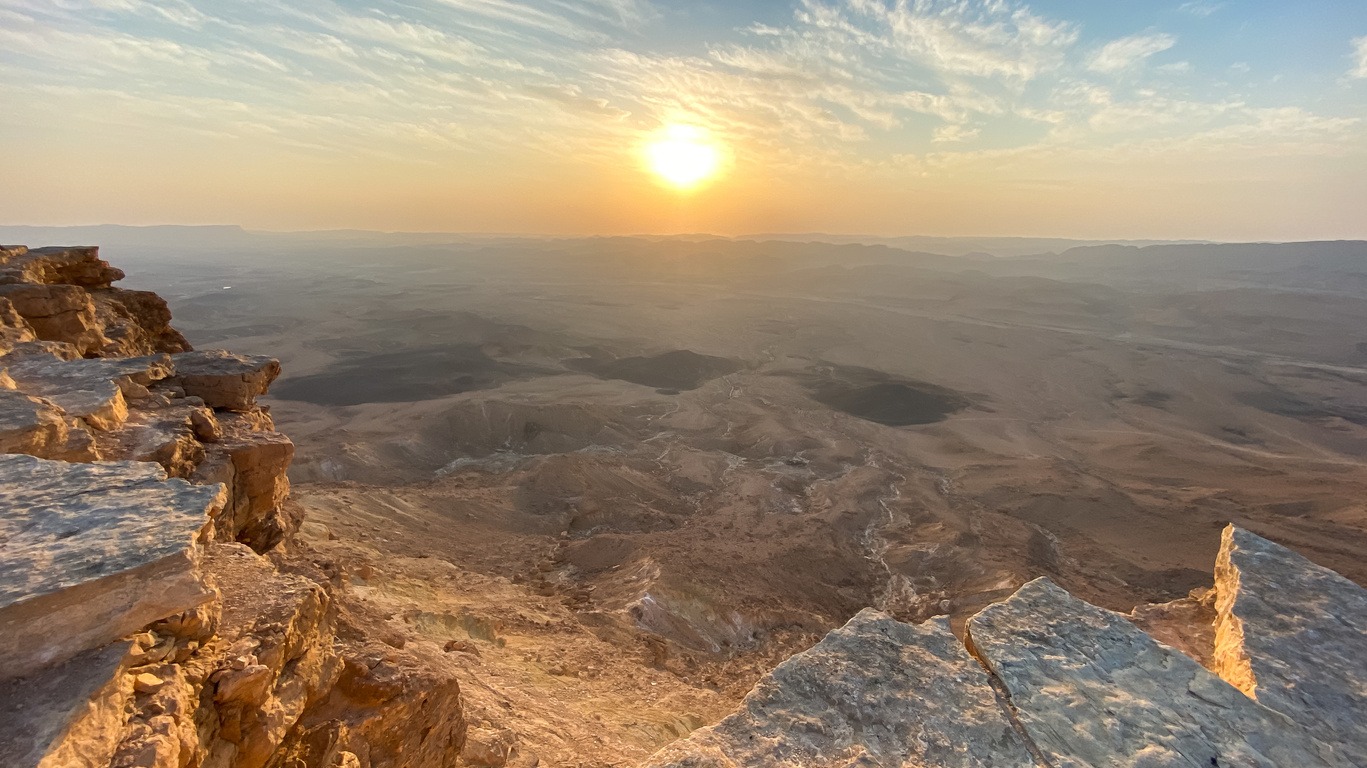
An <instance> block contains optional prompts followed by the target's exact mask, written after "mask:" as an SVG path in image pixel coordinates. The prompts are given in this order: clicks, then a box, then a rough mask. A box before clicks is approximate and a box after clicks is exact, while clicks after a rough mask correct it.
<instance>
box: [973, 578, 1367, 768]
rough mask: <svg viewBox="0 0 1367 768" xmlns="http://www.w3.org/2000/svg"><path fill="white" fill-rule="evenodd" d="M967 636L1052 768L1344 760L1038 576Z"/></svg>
mask: <svg viewBox="0 0 1367 768" xmlns="http://www.w3.org/2000/svg"><path fill="white" fill-rule="evenodd" d="M968 638H969V647H970V648H971V649H972V650H973V652H974V653H975V654H976V655H977V656H978V657H979V658H981V659H982V660H983V663H984V664H986V665H987V667H988V669H989V670H990V671H991V672H992V673H993V674H994V675H996V676H997V678H998V679H1000V680H1001V681H1002V683H1003V685H1004V686H1005V688H1006V691H1007V693H1008V695H1009V697H1010V703H1011V706H1012V707H1013V709H1014V710H1015V711H1016V712H1017V713H1018V714H1019V717H1020V721H1021V723H1022V725H1023V726H1024V728H1025V730H1026V732H1027V733H1028V734H1029V735H1030V737H1031V738H1032V739H1033V740H1034V742H1035V743H1036V744H1037V745H1038V746H1039V748H1040V749H1041V751H1042V752H1043V753H1044V756H1045V757H1046V758H1047V759H1048V760H1049V763H1050V764H1051V765H1053V766H1056V767H1057V768H1084V767H1085V766H1101V765H1104V766H1133V767H1134V768H1141V766H1174V767H1176V766H1182V767H1184V768H1211V766H1248V767H1250V768H1253V767H1257V768H1278V767H1279V766H1292V765H1294V766H1303V767H1305V768H1310V767H1311V766H1345V767H1346V766H1348V765H1349V763H1347V762H1345V761H1343V760H1341V759H1338V758H1336V757H1335V755H1334V754H1333V750H1332V749H1330V748H1329V747H1327V746H1326V745H1324V744H1321V743H1319V742H1317V741H1315V740H1314V739H1312V738H1311V737H1310V735H1309V734H1308V733H1307V732H1306V731H1305V729H1304V728H1302V727H1301V726H1299V725H1297V724H1296V723H1295V722H1293V721H1292V720H1291V719H1290V718H1288V717H1286V716H1285V715H1283V714H1281V713H1278V712H1274V711H1273V710H1271V709H1268V708H1267V707H1264V706H1262V705H1260V704H1258V703H1257V702H1255V701H1253V700H1252V699H1249V698H1248V697H1247V696H1244V695H1243V693H1241V692H1240V691H1239V690H1238V689H1236V688H1234V687H1233V686H1231V685H1229V684H1228V683H1226V682H1225V681H1223V680H1221V679H1220V678H1218V677H1216V676H1215V675H1214V674H1212V673H1211V672H1210V671H1209V670H1207V669H1205V668H1204V667H1202V666H1201V665H1200V664H1198V663H1196V662H1195V661H1194V660H1192V659H1191V658H1188V657H1187V656H1186V655H1184V654H1182V653H1180V652H1178V651H1176V650H1174V649H1172V648H1169V647H1167V646H1163V645H1160V644H1158V643H1157V642H1155V641H1154V640H1153V638H1151V637H1149V636H1148V635H1146V634H1144V633H1143V632H1142V631H1140V630H1139V629H1138V628H1137V627H1135V626H1134V625H1133V624H1131V623H1130V622H1129V621H1127V620H1126V619H1125V618H1124V617H1123V616H1121V615H1120V614H1117V613H1113V612H1111V611H1107V610H1105V609H1102V608H1098V607H1096V606H1094V605H1091V604H1089V603H1086V602H1084V601H1082V600H1079V599H1077V598H1075V597H1073V596H1072V595H1070V594H1068V592H1066V591H1065V590H1063V589H1061V588H1059V587H1058V586H1056V585H1055V584H1054V583H1053V582H1051V581H1049V580H1048V579H1046V578H1040V579H1036V580H1034V581H1032V582H1030V583H1028V584H1026V585H1025V586H1023V587H1021V588H1020V589H1019V590H1017V592H1016V593H1015V594H1014V595H1012V596H1011V597H1010V598H1009V599H1007V600H1005V601H1003V602H1000V603H996V604H993V605H990V606H988V607H987V608H984V609H983V610H982V611H980V612H979V613H978V614H977V615H975V616H973V617H972V618H971V619H969V621H968Z"/></svg>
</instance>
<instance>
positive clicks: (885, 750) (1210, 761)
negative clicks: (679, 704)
mask: <svg viewBox="0 0 1367 768" xmlns="http://www.w3.org/2000/svg"><path fill="white" fill-rule="evenodd" d="M1206 594H1207V593H1202V596H1201V597H1200V599H1193V600H1192V601H1190V602H1191V605H1186V604H1182V605H1176V604H1169V605H1166V606H1152V607H1150V608H1149V609H1147V610H1143V611H1137V612H1136V616H1138V617H1140V619H1141V620H1143V621H1145V622H1147V623H1149V624H1151V625H1153V626H1155V627H1158V628H1161V630H1162V631H1163V632H1164V633H1165V635H1167V636H1171V637H1177V638H1180V639H1181V641H1182V644H1183V645H1184V651H1179V650H1177V649H1175V648H1173V647H1170V646H1167V645H1164V644H1162V643H1160V642H1158V641H1156V640H1154V639H1153V638H1152V637H1150V636H1149V635H1148V634H1146V633H1145V632H1143V631H1142V630H1140V629H1139V628H1138V627H1137V626H1136V625H1135V624H1134V623H1132V622H1131V621H1130V620H1129V619H1127V618H1126V617H1124V616H1121V615H1120V614H1117V613H1114V612H1111V611H1107V610H1105V609H1102V608H1098V607H1096V606H1094V605H1091V604H1089V603H1086V602H1084V601H1082V600H1079V599H1077V598H1075V597H1073V596H1072V595H1070V594H1069V593H1068V592H1066V591H1065V590H1063V589H1061V588H1060V587H1058V586H1056V585H1055V584H1053V583H1052V582H1050V581H1049V580H1048V579H1043V578H1042V579H1036V580H1034V581H1032V582H1029V583H1028V584H1026V585H1024V586H1022V587H1021V588H1020V589H1019V590H1017V591H1016V593H1015V594H1014V595H1012V596H1011V597H1009V598H1008V599H1006V600H1004V601H1002V602H999V603H995V604H993V605H990V606H988V607H987V608H984V609H983V610H982V611H980V612H979V613H978V614H976V615H975V616H973V617H972V618H971V619H970V620H969V621H968V624H967V629H966V637H965V640H964V644H963V645H961V644H960V642H959V640H957V639H956V638H955V637H954V636H953V635H952V634H951V633H950V632H949V629H948V626H947V625H946V624H945V623H944V622H943V620H941V619H931V620H929V621H927V622H925V623H923V624H921V625H915V626H913V625H908V624H902V623H900V622H897V621H895V620H893V619H891V618H889V617H887V616H884V615H882V614H878V613H876V612H874V611H871V610H865V611H863V612H861V613H860V614H859V615H857V616H855V617H854V618H853V619H851V620H850V621H849V623H847V624H846V625H845V626H844V627H842V628H840V629H838V630H835V631H833V632H831V633H830V634H829V635H827V636H826V638H825V639H823V640H822V641H821V642H820V643H818V644H817V645H816V646H815V647H813V648H812V649H810V650H808V651H806V652H804V653H801V654H798V655H797V656H794V657H793V658H791V659H789V660H788V661H787V662H785V663H784V664H783V665H781V666H779V667H778V668H777V669H775V670H774V671H773V672H772V673H770V674H769V675H768V676H767V677H765V678H764V679H763V680H762V681H761V682H760V683H759V684H758V685H757V686H755V688H754V690H753V691H752V692H751V693H750V695H749V696H747V697H746V699H745V701H744V702H743V703H742V705H741V707H740V709H739V710H737V711H736V713H735V714H732V715H731V716H729V717H727V718H725V719H723V720H722V721H721V722H720V723H718V724H717V725H715V726H712V727H709V728H703V729H700V730H699V731H696V732H695V733H694V734H692V735H691V736H689V737H688V738H687V739H684V740H683V741H680V742H677V743H675V744H673V745H671V746H670V747H667V748H666V749H664V750H662V751H661V752H660V753H658V754H657V755H655V757H654V758H652V760H651V761H650V762H649V763H647V765H648V766H650V768H663V767H664V766H670V767H671V768H732V767H733V766H749V765H773V766H786V767H788V768H799V767H802V768H808V767H810V768H817V767H818V766H819V767H822V768H824V767H825V766H842V767H843V766H884V767H885V768H886V767H890V766H918V767H919V766H1006V765H1051V766H1060V767H1066V768H1081V767H1083V766H1101V765H1105V766H1134V768H1140V767H1141V766H1145V767H1147V766H1181V767H1182V768H1208V767H1209V766H1260V767H1263V768H1274V767H1277V766H1289V765H1295V766H1344V767H1345V768H1346V767H1347V766H1358V765H1363V764H1364V762H1363V761H1362V758H1361V755H1362V754H1363V748H1364V745H1367V739H1364V738H1363V734H1362V717H1361V715H1362V712H1363V711H1364V709H1363V700H1362V695H1363V690H1364V686H1363V682H1362V681H1363V679H1364V678H1363V670H1364V668H1365V667H1364V664H1365V662H1364V659H1367V632H1364V631H1363V626H1364V624H1363V622H1364V621H1367V591H1364V590H1363V589H1362V588H1361V587H1359V586H1358V585H1356V584H1354V583H1353V582H1351V581H1348V580H1347V579H1344V578H1343V577H1341V576H1339V575H1338V574H1336V573H1334V572H1333V571H1329V570H1327V569H1325V568H1321V567H1319V566H1317V565H1314V564H1313V563H1311V562H1309V561H1308V560H1306V559H1305V558H1303V557H1301V556H1300V555H1297V554H1295V553H1293V552H1291V551H1290V550H1288V549H1286V548H1284V547H1281V546H1279V545H1277V544H1274V543H1272V542H1270V541H1267V540H1266V539H1262V538H1260V537H1258V536H1256V535H1254V534H1251V533H1249V532H1247V531H1243V530H1239V529H1236V528H1234V527H1233V526H1231V527H1230V528H1229V529H1227V530H1226V531H1225V535H1224V544H1223V546H1222V548H1221V551H1220V554H1219V560H1218V564H1217V570H1216V583H1215V590H1214V596H1215V602H1216V606H1217V608H1218V616H1217V617H1216V618H1215V619H1214V623H1215V624H1216V627H1215V628H1214V629H1215V631H1212V627H1210V626H1209V623H1210V622H1211V617H1212V616H1215V613H1214V612H1212V611H1211V610H1209V608H1208V606H1206V603H1207V602H1208V598H1207V597H1206V596H1205V595H1206ZM1184 621H1187V622H1192V623H1193V626H1179V625H1180V624H1181V623H1182V622H1184ZM1236 622H1237V626H1235V624H1236ZM1217 634H1218V641H1217V640H1216V637H1217ZM1217 642H1218V644H1216V643H1217ZM1211 645H1213V646H1214V647H1206V646H1211ZM970 651H971V653H972V655H971V656H970V655H969V652H970ZM1198 659H1200V660H1201V661H1199V662H1198ZM1202 662H1204V663H1206V664H1209V666H1210V667H1211V668H1213V669H1214V670H1217V671H1218V672H1219V673H1220V674H1216V672H1215V671H1212V669H1208V668H1207V667H1206V666H1203V663H1202ZM1220 675H1226V676H1227V677H1228V680H1226V679H1221V676H1220ZM1236 686H1237V687H1236ZM1248 691H1251V692H1254V693H1256V694H1258V697H1257V699H1256V700H1255V699H1254V698H1252V697H1250V696H1248V695H1246V692H1248Z"/></svg>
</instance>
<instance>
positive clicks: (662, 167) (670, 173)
mask: <svg viewBox="0 0 1367 768" xmlns="http://www.w3.org/2000/svg"><path fill="white" fill-rule="evenodd" d="M645 158H646V167H647V168H648V169H649V170H650V172H651V173H653V174H655V177H656V178H657V179H658V180H659V181H660V182H662V183H664V184H665V185H667V186H669V187H672V188H674V189H677V190H680V191H685V192H687V191H691V190H694V189H697V188H698V187H699V186H701V185H703V184H704V183H706V182H707V181H709V180H711V179H712V178H714V177H715V176H716V175H717V174H718V173H719V172H720V171H721V165H722V149H721V147H720V146H718V145H717V143H716V141H715V140H713V139H712V137H711V136H710V135H709V134H708V132H707V131H705V130H703V129H702V128H697V127H694V126H691V125H670V126H667V127H666V128H665V129H664V130H663V131H661V132H660V133H659V134H658V135H657V136H656V137H655V138H654V139H653V140H651V141H650V143H649V144H647V145H646V147H645Z"/></svg>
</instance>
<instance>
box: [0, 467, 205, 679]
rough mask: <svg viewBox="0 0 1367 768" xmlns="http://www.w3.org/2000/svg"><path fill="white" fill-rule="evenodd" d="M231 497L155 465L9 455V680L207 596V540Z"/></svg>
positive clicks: (5, 666) (4, 669) (1, 607)
mask: <svg viewBox="0 0 1367 768" xmlns="http://www.w3.org/2000/svg"><path fill="white" fill-rule="evenodd" d="M225 503H226V494H225V493H224V490H223V489H222V488H221V487H218V486H197V485H191V484H189V483H187V482H185V481H183V480H175V479H172V480H167V477H166V473H165V472H164V471H163V470H162V469H161V468H160V467H158V466H156V465H154V464H146V463H137V462H116V463H105V464H72V463H67V462H61V461H47V460H44V459H38V458H34V457H32V456H21V455H5V456H0V541H3V542H4V557H3V558H2V559H0V645H3V647H4V648H5V649H6V650H5V653H4V655H3V656H0V679H3V678H8V677H14V676H19V675H24V674H29V673H31V672H33V671H35V670H37V669H39V668H41V667H43V666H46V665H49V664H53V663H57V662H60V661H62V660H64V659H67V658H70V657H72V656H74V655H76V654H78V653H80V652H82V651H85V650H87V649H91V648H97V647H100V646H102V645H104V644H106V643H109V642H112V641H114V640H116V639H118V638H120V637H124V636H126V635H128V634H130V633H132V632H135V631H137V630H138V629H141V628H142V627H144V626H146V625H147V624H148V623H150V622H152V621H156V620H157V619H161V618H164V617H166V616H170V615H172V614H175V613H179V612H181V611H185V610H188V609H191V608H194V607H195V606H197V605H200V604H201V603H204V602H205V601H207V600H209V599H210V598H211V597H212V592H211V591H210V589H209V588H208V587H207V586H206V585H205V584H204V582H203V580H202V579H201V577H200V573H199V568H198V564H199V558H200V547H201V544H202V542H203V540H204V538H205V534H206V532H207V530H208V526H209V525H210V522H211V520H212V518H213V517H215V516H216V515H218V514H219V512H221V511H222V509H223V506H224V504H225Z"/></svg>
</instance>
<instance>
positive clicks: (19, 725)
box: [0, 246, 465, 768]
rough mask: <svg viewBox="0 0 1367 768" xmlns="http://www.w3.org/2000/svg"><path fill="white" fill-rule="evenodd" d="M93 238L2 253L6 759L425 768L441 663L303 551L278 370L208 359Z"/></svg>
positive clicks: (445, 671) (0, 584) (23, 764)
mask: <svg viewBox="0 0 1367 768" xmlns="http://www.w3.org/2000/svg"><path fill="white" fill-rule="evenodd" d="M122 277H123V273H122V272H121V271H119V270H118V269H115V268H113V267H111V266H110V265H109V264H108V263H106V262H105V261H103V260H102V259H100V257H99V253H98V250H97V249H96V248H93V247H81V248H39V249H32V250H30V249H28V248H25V247H23V246H0V545H2V546H3V556H2V557H0V644H2V645H3V647H5V648H6V649H7V650H6V653H5V654H4V658H3V659H2V660H0V755H3V756H4V761H3V762H4V764H5V765H6V766H14V767H15V768H29V767H31V766H41V767H42V768H68V767H72V768H75V767H77V766H79V767H86V766H89V767H91V768H133V767H134V766H137V767H139V768H154V767H155V768H187V767H190V766H206V767H209V766H211V767H213V768H263V767H264V766H320V767H322V766H338V767H342V766H345V767H347V768H377V767H379V766H395V767H396V768H397V767H408V766H411V767H412V768H418V767H419V766H424V767H425V766H439V765H450V764H452V763H453V762H454V761H455V759H456V756H457V755H458V754H459V753H460V751H461V749H462V747H463V745H464V737H465V723H464V720H463V719H462V717H461V708H460V696H459V688H458V686H457V683H456V680H455V677H454V674H453V673H452V671H451V669H450V668H449V667H446V666H444V665H443V661H442V659H440V658H431V657H430V656H426V657H425V656H423V654H422V650H421V649H416V650H415V649H410V650H407V651H405V650H403V649H400V648H395V647H392V646H390V645H387V644H385V643H383V642H380V641H378V640H375V639H372V637H371V636H370V634H369V633H368V632H367V627H366V625H365V622H364V621H361V620H358V619H357V618H356V617H353V616H350V615H348V613H347V611H346V610H345V608H343V607H341V606H339V604H338V601H337V600H336V599H335V592H336V588H337V587H338V586H339V582H338V581H337V580H336V579H334V578H333V577H332V574H330V572H329V564H327V563H318V562H313V561H311V560H310V559H309V558H308V556H307V554H306V553H301V552H294V551H291V547H290V538H291V534H292V532H293V531H294V529H295V528H296V527H297V526H298V524H299V514H298V513H297V511H296V508H295V507H294V505H292V504H291V502H290V501H289V499H288V496H289V481H288V480H287V479H286V475H285V471H286V469H287V468H288V466H289V463H290V460H291V458H292V457H293V454H294V446H293V444H292V443H291V442H290V441H289V439H288V438H286V437H285V436H284V435H282V434H280V433H279V432H276V431H275V428H274V424H273V423H272V421H271V416H270V412H269V410H268V409H267V408H266V407H264V406H262V405H260V404H258V403H257V397H259V396H260V395H262V394H264V393H266V392H267V390H268V388H269V387H270V385H271V382H272V381H273V380H274V379H275V378H276V376H277V375H279V373H280V364H279V363H278V362H277V361H275V360H272V359H270V358H266V357H252V356H243V355H234V354H232V353H229V352H224V351H217V350H210V351H194V350H192V349H191V348H190V345H189V344H188V343H187V342H186V340H185V338H184V337H183V336H182V335H181V334H180V333H178V332H177V331H176V330H175V329H173V328H172V327H171V326H170V320H171V313H170V312H169V311H168V309H167V306H166V303H165V302H164V301H163V300H162V299H161V298H160V297H158V296H156V295H155V294H152V293H148V292H144V291H129V290H124V289H121V288H118V287H115V286H114V283H115V282H117V281H118V280H120V279H121V278H122Z"/></svg>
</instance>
